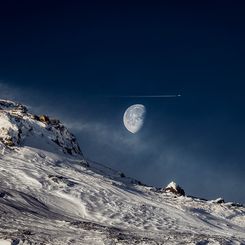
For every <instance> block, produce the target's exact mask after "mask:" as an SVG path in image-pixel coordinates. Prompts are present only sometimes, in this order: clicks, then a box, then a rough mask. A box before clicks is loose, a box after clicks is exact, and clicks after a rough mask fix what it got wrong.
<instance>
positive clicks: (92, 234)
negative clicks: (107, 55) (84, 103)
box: [0, 100, 245, 245]
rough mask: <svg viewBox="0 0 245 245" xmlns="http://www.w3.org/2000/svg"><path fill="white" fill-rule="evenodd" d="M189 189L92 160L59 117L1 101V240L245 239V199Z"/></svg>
mask: <svg viewBox="0 0 245 245" xmlns="http://www.w3.org/2000/svg"><path fill="white" fill-rule="evenodd" d="M95 154H96V153H95ZM185 194H186V193H185V192H184V190H183V189H182V188H180V187H179V186H178V185H177V184H175V183H173V182H172V183H170V185H169V186H167V187H166V188H163V189H157V188H154V187H148V186H145V185H143V184H141V183H140V182H139V181H137V180H134V179H132V178H129V177H126V176H125V175H124V174H123V173H122V172H119V171H116V170H113V169H110V168H107V167H106V166H104V165H102V164H99V163H96V162H93V161H87V160H86V159H85V158H84V156H83V154H82V153H81V150H80V147H79V145H78V143H77V141H76V138H75V137H74V136H73V135H72V134H71V133H70V132H69V130H68V129H67V128H66V127H65V126H64V125H62V124H61V123H60V122H59V121H58V120H55V119H50V118H49V117H48V116H46V115H41V116H37V115H34V114H31V113H30V112H28V109H27V108H26V107H25V106H22V105H20V104H17V103H15V102H11V101H3V100H0V217H1V218H0V245H5V244H8V245H11V244H12V245H17V244H52V245H56V244H64V245H66V244H93V245H96V244H111V245H113V244H130V245H131V244H199V245H201V244H245V208H244V207H243V206H242V205H239V204H235V203H226V202H224V200H223V199H221V198H220V199H217V200H214V201H206V200H202V199H198V198H195V197H188V196H185ZM200 195H201V193H200Z"/></svg>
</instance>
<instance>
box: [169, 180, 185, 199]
mask: <svg viewBox="0 0 245 245" xmlns="http://www.w3.org/2000/svg"><path fill="white" fill-rule="evenodd" d="M164 192H171V193H173V194H175V195H178V196H185V191H184V190H183V189H182V188H181V187H180V186H179V185H177V184H176V183H175V182H171V183H169V184H168V186H167V187H166V188H165V189H164Z"/></svg>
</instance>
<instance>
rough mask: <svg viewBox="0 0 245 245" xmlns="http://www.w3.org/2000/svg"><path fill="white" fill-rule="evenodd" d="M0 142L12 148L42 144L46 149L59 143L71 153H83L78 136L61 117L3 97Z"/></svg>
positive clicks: (0, 104) (0, 108)
mask: <svg viewBox="0 0 245 245" xmlns="http://www.w3.org/2000/svg"><path fill="white" fill-rule="evenodd" d="M0 142H1V143H2V144H3V145H4V146H6V147H10V148H11V147H15V146H22V145H25V144H26V143H28V144H34V145H38V146H39V145H40V144H43V145H44V146H45V147H46V149H47V148H48V147H50V148H55V147H56V148H57V149H58V150H60V151H63V152H64V153H67V154H70V155H74V154H80V155H81V154H82V153H81V150H80V147H79V144H78V142H77V140H76V138H75V136H74V135H73V134H72V133H71V132H70V131H69V130H68V129H67V128H66V127H65V126H64V125H63V124H62V123H61V122H60V121H59V120H57V119H51V118H49V117H48V116H47V115H41V116H37V115H35V114H32V113H30V112H29V111H28V109H27V107H25V106H23V105H21V104H18V103H15V102H12V101H8V100H0ZM30 142H31V143H30ZM54 145H55V146H54ZM31 146H32V145H31Z"/></svg>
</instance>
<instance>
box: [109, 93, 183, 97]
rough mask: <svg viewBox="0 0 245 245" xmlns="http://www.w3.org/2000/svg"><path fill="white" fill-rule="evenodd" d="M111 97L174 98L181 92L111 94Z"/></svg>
mask: <svg viewBox="0 0 245 245" xmlns="http://www.w3.org/2000/svg"><path fill="white" fill-rule="evenodd" d="M108 97H111V98H176V97H181V94H158V95H113V96H108Z"/></svg>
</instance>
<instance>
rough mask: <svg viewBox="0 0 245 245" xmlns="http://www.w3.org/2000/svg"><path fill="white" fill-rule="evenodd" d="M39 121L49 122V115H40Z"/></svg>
mask: <svg viewBox="0 0 245 245" xmlns="http://www.w3.org/2000/svg"><path fill="white" fill-rule="evenodd" d="M39 121H40V122H44V123H49V122H50V120H49V117H48V116H46V115H41V116H39Z"/></svg>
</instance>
